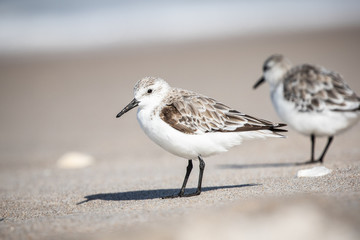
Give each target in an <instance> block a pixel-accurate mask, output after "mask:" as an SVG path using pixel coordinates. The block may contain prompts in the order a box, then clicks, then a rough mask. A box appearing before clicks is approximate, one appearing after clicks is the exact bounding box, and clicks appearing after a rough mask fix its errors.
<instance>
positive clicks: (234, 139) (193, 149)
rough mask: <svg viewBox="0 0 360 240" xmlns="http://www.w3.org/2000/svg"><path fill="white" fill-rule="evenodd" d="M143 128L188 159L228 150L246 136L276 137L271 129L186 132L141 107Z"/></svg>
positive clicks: (163, 144)
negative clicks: (202, 132) (229, 131)
mask: <svg viewBox="0 0 360 240" xmlns="http://www.w3.org/2000/svg"><path fill="white" fill-rule="evenodd" d="M137 118H138V121H139V123H140V126H141V128H142V129H143V130H144V132H145V133H146V135H147V136H148V137H149V138H150V139H151V140H153V141H154V142H155V143H157V144H158V145H159V146H161V147H162V148H164V149H165V150H167V151H168V152H170V153H172V154H174V155H177V156H179V157H183V158H186V159H196V158H197V157H198V156H199V155H201V156H203V157H207V156H210V155H214V154H217V153H221V152H226V151H227V150H228V149H230V148H231V147H233V146H236V145H239V144H240V143H241V142H242V140H243V139H246V138H265V137H269V136H270V137H275V136H276V135H274V134H272V133H271V132H270V131H267V130H265V131H251V132H240V133H239V132H237V133H223V132H217V133H204V134H185V133H182V132H180V131H178V130H176V129H174V128H172V127H171V126H170V125H169V124H167V123H166V122H164V121H162V120H161V119H160V118H159V117H158V116H154V115H153V116H152V118H151V117H150V114H148V113H146V112H145V111H142V110H140V109H139V111H138V114H137Z"/></svg>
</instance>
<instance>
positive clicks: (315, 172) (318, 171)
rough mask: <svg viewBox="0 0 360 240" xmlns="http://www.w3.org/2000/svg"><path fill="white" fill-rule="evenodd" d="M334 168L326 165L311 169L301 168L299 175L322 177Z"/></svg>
mask: <svg viewBox="0 0 360 240" xmlns="http://www.w3.org/2000/svg"><path fill="white" fill-rule="evenodd" d="M331 172H332V170H331V169H328V168H326V167H324V166H318V167H313V168H309V169H303V170H299V171H298V173H297V177H322V176H325V175H328V174H329V173H331Z"/></svg>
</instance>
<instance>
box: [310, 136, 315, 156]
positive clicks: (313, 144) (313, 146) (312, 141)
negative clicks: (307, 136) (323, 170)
mask: <svg viewBox="0 0 360 240" xmlns="http://www.w3.org/2000/svg"><path fill="white" fill-rule="evenodd" d="M314 152H315V135H314V134H311V159H310V162H314V161H315V158H314Z"/></svg>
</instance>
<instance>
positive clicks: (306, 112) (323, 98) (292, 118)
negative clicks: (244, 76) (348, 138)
mask: <svg viewBox="0 0 360 240" xmlns="http://www.w3.org/2000/svg"><path fill="white" fill-rule="evenodd" d="M263 82H267V83H268V84H269V85H270V95H271V100H272V103H273V105H274V108H275V110H276V112H277V114H278V115H279V116H280V118H281V119H282V120H283V121H284V122H285V123H287V124H288V125H289V126H290V127H292V128H293V129H295V130H296V131H298V132H299V133H302V134H304V135H306V136H310V138H311V158H310V160H309V161H308V162H305V163H315V162H321V163H322V162H323V160H324V157H325V154H326V151H327V150H328V148H329V146H330V144H331V142H332V140H333V138H334V136H335V135H337V134H339V133H342V132H344V131H345V130H347V129H349V128H350V127H352V126H353V125H354V124H355V123H356V122H357V121H358V120H359V116H360V98H359V97H358V96H357V95H356V94H355V92H354V91H353V90H351V89H350V87H349V86H348V85H347V84H346V83H345V81H344V80H343V78H342V76H341V75H340V74H338V73H336V72H333V71H330V70H327V69H325V68H323V67H318V66H314V65H310V64H302V65H298V66H293V65H292V64H291V62H290V61H289V60H288V59H287V58H285V57H284V56H282V55H278V54H276V55H272V56H270V57H269V58H268V59H267V60H266V61H265V62H264V65H263V75H262V77H261V78H260V80H259V81H258V82H257V83H256V84H255V85H254V89H255V88H257V87H258V86H260V85H261V84H262V83H263ZM316 137H328V142H327V144H326V146H325V148H324V150H323V152H322V154H321V155H320V157H319V158H318V159H317V160H315V158H314V146H315V138H316Z"/></svg>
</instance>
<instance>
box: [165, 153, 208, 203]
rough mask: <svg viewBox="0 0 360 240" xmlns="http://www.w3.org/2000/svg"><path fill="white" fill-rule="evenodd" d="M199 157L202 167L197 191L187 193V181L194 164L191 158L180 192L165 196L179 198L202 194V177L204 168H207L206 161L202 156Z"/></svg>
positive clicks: (200, 166)
mask: <svg viewBox="0 0 360 240" xmlns="http://www.w3.org/2000/svg"><path fill="white" fill-rule="evenodd" d="M198 158H199V162H200V163H199V168H200V171H199V181H198V187H197V189H196V192H194V193H190V194H185V187H186V183H187V181H188V179H189V176H190V173H191V170H192V168H193V164H192V160H191V159H190V160H189V164H188V166H187V168H186V174H185V178H184V182H183V185H182V187H181V189H180V192H179V193H178V194H177V195H172V196H167V197H164V198H177V197H192V196H197V195H200V193H201V184H202V178H203V174H204V169H205V162H204V160H203V159H202V157H201V156H199V157H198Z"/></svg>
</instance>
